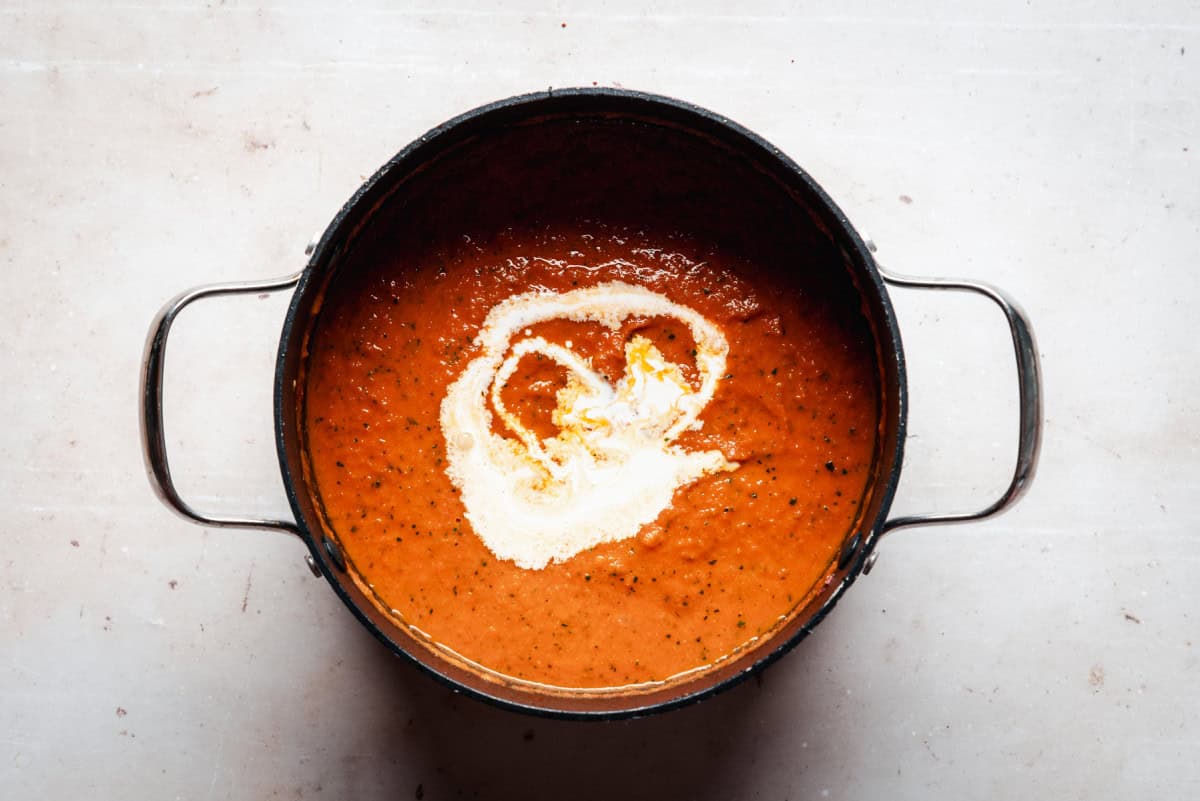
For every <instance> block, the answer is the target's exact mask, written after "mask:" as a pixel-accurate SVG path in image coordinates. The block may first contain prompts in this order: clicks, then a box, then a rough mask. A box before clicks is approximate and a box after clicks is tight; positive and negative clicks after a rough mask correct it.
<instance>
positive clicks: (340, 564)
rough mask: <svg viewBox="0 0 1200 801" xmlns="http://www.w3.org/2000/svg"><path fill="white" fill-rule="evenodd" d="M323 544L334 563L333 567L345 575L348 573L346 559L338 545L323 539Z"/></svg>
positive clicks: (326, 538) (327, 538)
mask: <svg viewBox="0 0 1200 801" xmlns="http://www.w3.org/2000/svg"><path fill="white" fill-rule="evenodd" d="M321 542H322V543H323V544H324V545H325V553H327V554H329V558H330V559H331V560H332V561H333V566H334V567H336V568H337V569H338V570H340V571H342V572H343V573H345V572H346V557H344V556H342V549H341V548H339V547H338V546H337V543H336V542H334V541H333V540H331V539H329V537H322V538H321Z"/></svg>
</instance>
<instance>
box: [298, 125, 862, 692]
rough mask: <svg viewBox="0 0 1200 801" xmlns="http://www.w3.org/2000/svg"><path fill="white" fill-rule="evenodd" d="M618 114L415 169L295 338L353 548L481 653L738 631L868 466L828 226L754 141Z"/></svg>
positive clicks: (805, 571) (394, 603)
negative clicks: (635, 133)
mask: <svg viewBox="0 0 1200 801" xmlns="http://www.w3.org/2000/svg"><path fill="white" fill-rule="evenodd" d="M622 125H624V124H623V123H620V122H618V121H614V122H611V123H606V124H602V125H597V126H595V127H594V129H593V130H589V131H586V132H579V131H577V130H574V129H570V128H566V127H564V128H562V129H561V130H555V128H554V126H547V127H548V128H549V129H550V130H548V131H547V133H546V135H545V138H544V141H542V142H541V144H540V145H539V146H535V147H532V148H530V147H528V146H526V147H525V148H524V149H523V150H522V152H521V153H518V154H513V153H509V152H507V151H506V149H505V142H504V139H503V136H500V137H499V138H498V139H497V140H496V142H495V143H494V147H493V148H492V150H491V151H490V152H491V153H492V155H493V157H494V158H493V159H491V160H489V159H484V160H480V159H479V158H478V157H472V158H462V159H459V160H458V161H455V160H454V158H453V157H450V158H449V159H448V162H447V163H446V164H444V165H442V167H441V169H439V171H438V180H436V181H435V180H432V179H429V180H424V179H422V178H421V177H420V176H418V177H417V178H416V179H414V180H413V181H412V182H411V185H410V186H409V187H407V188H406V190H405V191H406V197H405V200H404V202H403V203H397V204H394V205H396V207H397V208H396V210H395V211H394V212H391V213H389V214H388V215H384V220H383V221H382V222H375V223H373V224H372V226H371V228H370V229H369V230H367V231H364V232H362V233H361V235H360V236H359V238H358V241H357V242H356V244H355V246H354V248H352V249H351V251H349V252H348V253H347V254H346V255H345V256H344V257H343V263H342V264H341V266H340V267H339V269H338V272H337V276H336V281H333V282H331V283H330V285H329V287H328V288H327V292H326V295H325V297H324V298H323V301H322V306H321V309H320V312H319V316H318V321H317V323H316V325H315V327H314V329H313V331H312V333H311V335H310V339H309V342H308V354H307V359H306V364H305V369H304V372H303V379H302V384H303V386H302V388H301V391H302V397H303V404H304V405H303V410H302V413H303V419H304V423H305V437H306V442H305V445H306V451H305V453H306V469H307V470H308V471H309V473H310V476H309V477H310V480H311V483H312V485H313V486H314V487H315V492H316V495H317V498H318V500H319V506H320V509H321V512H322V515H323V517H324V523H325V526H326V527H327V529H328V533H329V534H330V536H331V537H332V538H333V539H335V540H336V542H337V543H338V544H339V547H340V549H341V552H342V554H343V556H344V558H345V561H346V563H347V566H348V569H349V571H350V573H351V575H352V576H353V577H354V579H355V580H356V581H357V582H358V583H359V585H360V586H361V587H363V588H364V590H366V591H367V593H368V595H369V596H370V597H371V598H373V599H374V602H375V603H376V604H377V605H378V606H379V608H380V609H381V610H383V611H384V612H386V613H387V614H388V615H390V616H391V617H392V618H393V619H394V620H395V621H396V623H397V625H401V626H405V627H408V628H409V629H410V630H413V631H415V632H417V633H419V635H420V636H421V637H422V639H424V640H425V641H426V642H428V643H429V646H430V647H431V648H436V649H439V650H441V651H442V652H443V653H446V652H449V653H451V654H454V655H456V658H458V659H460V660H463V661H465V662H467V663H469V664H471V665H473V666H475V667H476V668H477V669H478V670H480V671H481V672H484V673H486V674H488V675H491V676H493V677H494V678H496V679H497V680H500V681H516V682H534V683H538V684H541V685H550V686H553V687H561V688H571V689H576V690H585V691H586V690H592V691H606V690H612V689H613V688H628V687H630V686H631V685H633V686H637V685H644V684H647V683H655V682H664V681H669V680H671V679H672V678H676V677H680V676H683V675H694V674H695V673H696V672H697V671H704V670H706V669H710V668H711V667H712V666H714V665H717V664H719V663H721V662H722V661H723V660H727V659H729V658H730V657H731V656H732V655H735V654H738V653H741V652H743V651H744V650H745V649H746V648H752V647H754V646H755V645H756V644H757V643H760V642H762V641H763V640H764V639H765V638H766V637H768V636H769V635H770V634H771V633H772V632H774V631H776V630H777V629H778V628H779V627H780V626H782V625H784V623H785V622H786V621H788V620H789V617H790V616H791V615H792V614H793V613H794V612H795V611H796V610H797V609H798V608H799V607H801V606H803V605H804V604H805V603H807V601H808V600H809V599H810V598H811V597H812V596H813V594H814V593H816V592H819V591H820V590H821V588H822V587H823V586H824V585H825V583H826V582H827V581H829V580H831V578H832V576H833V574H834V572H835V571H836V567H837V564H836V563H837V560H838V555H839V553H840V551H841V548H842V546H843V544H844V542H845V541H846V540H847V538H848V537H850V536H852V535H853V534H854V533H855V532H856V531H857V530H858V529H857V526H858V525H859V522H860V510H861V509H862V507H863V506H864V505H865V504H866V503H867V499H868V497H869V492H870V489H871V487H870V477H871V475H872V470H873V464H874V462H873V460H874V458H875V450H876V441H877V436H878V431H877V429H878V419H879V407H880V398H879V395H880V390H879V377H878V375H879V367H878V360H877V357H876V354H875V351H874V344H873V343H874V338H873V336H872V332H871V329H870V326H869V324H868V323H867V321H866V319H865V317H864V316H863V314H862V311H861V308H860V300H859V295H858V293H857V291H856V289H855V287H854V286H853V284H852V282H851V281H850V279H849V277H848V274H847V273H846V271H845V270H843V269H841V268H840V261H839V256H838V254H837V253H836V252H835V250H834V249H833V248H832V246H831V245H830V244H829V243H828V242H827V241H825V240H824V239H822V238H821V237H820V236H819V235H814V234H812V233H809V232H811V230H812V229H813V224H812V222H811V221H809V220H805V221H803V222H804V223H805V224H804V225H800V224H798V221H797V220H796V219H794V217H795V215H797V214H802V213H801V212H797V211H795V210H794V209H790V210H789V204H787V203H786V202H784V198H783V191H782V190H780V189H776V188H773V187H772V186H769V185H768V184H767V182H766V181H765V180H764V179H762V178H761V176H758V175H757V174H756V173H755V172H754V170H753V168H752V166H748V165H743V164H740V163H737V162H736V161H733V160H731V161H730V162H729V163H711V160H710V163H709V164H708V166H706V167H703V168H700V169H697V168H695V167H694V166H693V167H689V168H688V169H683V167H682V165H684V164H689V163H694V162H689V153H688V149H689V147H693V146H696V147H698V145H693V144H691V143H689V141H688V140H687V139H686V137H683V136H682V135H681V134H678V133H676V132H672V131H669V130H663V131H657V130H648V131H645V132H644V135H643V136H641V137H640V139H639V144H637V145H636V146H634V147H632V148H631V147H630V146H629V144H628V137H627V136H624V135H623V134H624V133H625V132H624V131H622V130H621V128H622ZM618 133H621V134H622V136H620V137H618V136H617V135H616V134H618ZM525 139H526V140H527V139H528V136H527V135H526V137H525ZM618 142H620V145H618V144H617V143H618ZM564 165H566V166H564ZM456 175H457V176H459V177H460V178H461V180H458V181H456V180H454V176H456ZM481 175H482V176H484V177H483V178H480V177H479V176H481ZM463 187H470V188H471V191H466V192H464V191H463ZM733 189H736V190H737V194H739V195H740V196H741V197H742V199H741V200H739V202H738V203H736V204H732V203H730V202H729V198H730V197H731V195H730V194H729V193H730V192H731V190H733ZM793 205H794V204H793Z"/></svg>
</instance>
